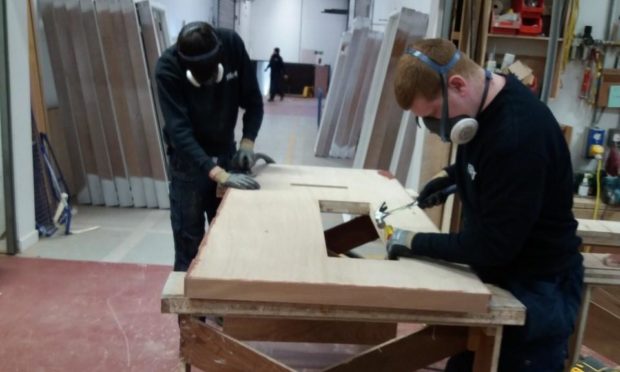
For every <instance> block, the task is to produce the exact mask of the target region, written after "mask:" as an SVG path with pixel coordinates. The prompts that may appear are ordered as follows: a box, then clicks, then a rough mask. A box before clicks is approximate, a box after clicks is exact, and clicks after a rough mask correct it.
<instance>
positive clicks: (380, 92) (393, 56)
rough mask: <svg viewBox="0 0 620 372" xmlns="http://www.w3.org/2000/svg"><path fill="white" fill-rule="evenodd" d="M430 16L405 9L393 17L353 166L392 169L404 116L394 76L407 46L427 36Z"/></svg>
mask: <svg viewBox="0 0 620 372" xmlns="http://www.w3.org/2000/svg"><path fill="white" fill-rule="evenodd" d="M427 27H428V15H426V14H423V13H420V12H417V11H415V10H412V9H408V8H402V10H401V12H400V15H399V16H396V17H390V21H389V23H388V26H387V28H386V32H385V36H384V39H383V45H382V47H381V52H380V56H379V61H378V63H377V68H376V69H375V75H374V77H373V84H372V86H371V92H373V93H372V94H373V96H371V97H372V98H371V99H369V103H368V108H367V110H366V112H365V120H364V126H363V129H362V131H363V134H362V137H360V144H359V145H358V149H357V153H356V157H355V161H354V166H355V167H360V168H362V167H363V168H378V169H389V166H390V163H391V160H392V159H391V158H392V154H393V149H394V145H395V143H396V137H397V134H398V129H399V127H400V124H401V119H402V115H403V111H402V109H401V108H400V107H399V106H398V103H397V102H396V100H395V99H394V76H395V74H396V66H397V64H398V60H399V59H400V57H401V56H402V55H403V53H404V51H405V48H406V46H407V45H410V44H411V43H413V42H414V41H416V40H419V39H421V38H423V37H425V35H426V32H427Z"/></svg>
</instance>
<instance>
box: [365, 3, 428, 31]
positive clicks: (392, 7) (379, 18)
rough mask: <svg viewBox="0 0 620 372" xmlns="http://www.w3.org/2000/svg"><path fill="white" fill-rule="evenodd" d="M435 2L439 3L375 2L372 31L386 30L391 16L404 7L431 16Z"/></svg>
mask: <svg viewBox="0 0 620 372" xmlns="http://www.w3.org/2000/svg"><path fill="white" fill-rule="evenodd" d="M433 1H435V2H437V1H438V0H374V1H373V5H372V19H371V24H372V29H373V30H376V31H383V30H385V25H386V24H387V21H388V18H389V17H390V15H391V14H392V13H394V12H396V11H399V10H400V8H402V7H406V8H410V9H414V10H417V11H419V12H422V13H426V14H429V15H431V13H430V11H431V4H432V2H433ZM435 5H437V4H435ZM433 8H435V7H433ZM431 16H432V15H431Z"/></svg>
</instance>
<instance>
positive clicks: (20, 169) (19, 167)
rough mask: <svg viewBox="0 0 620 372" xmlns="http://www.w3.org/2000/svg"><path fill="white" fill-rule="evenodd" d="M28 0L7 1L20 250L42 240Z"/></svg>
mask: <svg viewBox="0 0 620 372" xmlns="http://www.w3.org/2000/svg"><path fill="white" fill-rule="evenodd" d="M27 5H28V3H27V2H25V1H9V2H7V4H6V29H7V35H8V62H9V72H8V75H9V86H10V89H11V94H10V102H9V105H10V119H9V120H10V126H11V131H12V133H11V135H12V139H11V140H12V145H13V172H14V173H13V177H14V188H15V225H16V230H17V244H18V249H19V250H24V249H26V248H28V247H30V246H31V245H33V244H34V243H36V242H37V241H38V239H39V235H38V233H37V231H36V230H35V226H34V221H35V216H34V199H33V197H32V196H33V195H34V184H33V176H32V174H33V170H32V139H31V127H30V122H31V117H30V84H29V79H30V76H29V73H30V72H29V65H28V18H27V14H28V13H27Z"/></svg>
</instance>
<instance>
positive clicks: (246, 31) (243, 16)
mask: <svg viewBox="0 0 620 372" xmlns="http://www.w3.org/2000/svg"><path fill="white" fill-rule="evenodd" d="M251 12H252V3H251V2H250V1H247V0H241V1H237V9H236V16H237V19H236V21H235V30H236V31H237V33H238V34H239V36H241V39H243V42H244V43H245V44H247V43H248V41H249V40H250V16H251V14H252V13H251ZM246 48H247V45H246Z"/></svg>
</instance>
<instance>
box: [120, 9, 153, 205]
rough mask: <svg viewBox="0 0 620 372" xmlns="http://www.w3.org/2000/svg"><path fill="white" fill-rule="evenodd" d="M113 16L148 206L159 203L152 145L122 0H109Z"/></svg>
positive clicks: (126, 96) (123, 81)
mask: <svg viewBox="0 0 620 372" xmlns="http://www.w3.org/2000/svg"><path fill="white" fill-rule="evenodd" d="M108 3H109V5H108V6H109V10H110V16H111V18H112V24H113V26H114V38H115V41H116V52H117V54H116V55H115V58H117V59H118V60H119V62H120V63H121V65H122V68H121V76H122V79H123V80H122V83H123V86H124V89H125V99H126V100H127V108H128V112H129V118H130V120H131V122H130V126H131V130H132V133H133V136H134V137H133V140H134V142H133V144H134V146H135V148H134V150H133V151H134V152H135V154H136V156H137V157H138V162H139V164H140V167H141V168H142V177H143V178H142V184H143V186H144V196H145V202H146V206H147V207H149V208H153V207H157V197H156V193H155V181H154V179H153V174H152V169H151V165H150V161H149V152H148V145H147V142H146V133H145V131H144V125H143V121H142V120H143V118H142V111H141V107H140V92H139V91H138V86H137V84H136V77H135V71H134V69H133V65H132V60H131V51H130V49H131V45H130V44H129V37H130V36H129V30H127V28H126V26H125V17H124V15H123V9H122V5H121V2H120V1H119V0H108Z"/></svg>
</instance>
